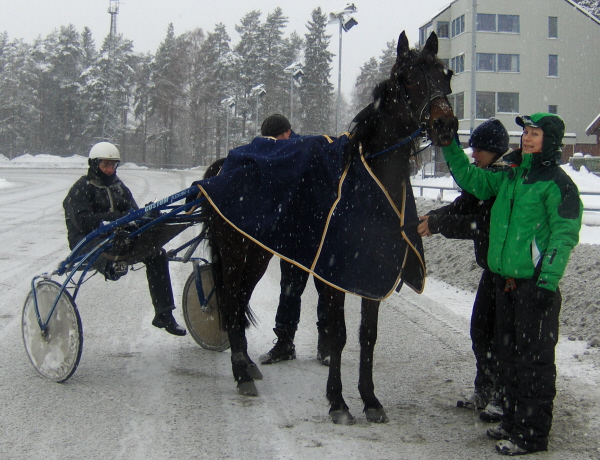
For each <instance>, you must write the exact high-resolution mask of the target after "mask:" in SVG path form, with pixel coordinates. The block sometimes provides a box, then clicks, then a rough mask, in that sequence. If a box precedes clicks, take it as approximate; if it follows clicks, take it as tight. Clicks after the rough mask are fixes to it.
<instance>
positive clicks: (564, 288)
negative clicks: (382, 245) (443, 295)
mask: <svg viewBox="0 0 600 460" xmlns="http://www.w3.org/2000/svg"><path fill="white" fill-rule="evenodd" d="M444 205H446V203H442V202H439V201H433V200H430V199H426V198H417V208H418V211H419V215H423V214H426V213H427V212H429V211H430V210H431V209H437V208H439V207H441V206H444ZM598 243H600V241H598ZM423 244H424V246H425V263H426V265H427V276H428V277H432V278H435V279H438V280H441V281H444V282H446V283H448V284H451V285H452V286H455V287H457V288H459V289H463V290H466V291H470V292H475V291H476V290H477V286H478V284H479V278H480V277H481V272H482V270H481V268H480V267H479V266H478V265H477V263H476V262H475V255H474V251H473V242H472V241H471V240H451V239H447V238H444V237H443V236H441V235H433V236H430V237H426V238H423ZM560 290H561V293H562V299H563V303H562V310H561V315H560V321H561V334H563V335H567V336H568V337H569V338H571V339H578V340H588V341H590V340H592V339H593V338H594V337H597V338H600V298H598V293H599V292H600V244H579V245H577V246H576V247H575V249H574V250H573V252H572V253H571V258H570V259H569V264H568V265H567V270H566V272H565V276H564V277H563V279H562V280H561V283H560Z"/></svg>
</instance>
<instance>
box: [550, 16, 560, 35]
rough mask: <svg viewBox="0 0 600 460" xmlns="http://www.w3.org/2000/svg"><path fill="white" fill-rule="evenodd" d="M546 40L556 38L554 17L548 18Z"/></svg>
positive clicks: (556, 24) (556, 31)
mask: <svg viewBox="0 0 600 460" xmlns="http://www.w3.org/2000/svg"><path fill="white" fill-rule="evenodd" d="M548 38H558V18H557V17H556V16H549V17H548Z"/></svg>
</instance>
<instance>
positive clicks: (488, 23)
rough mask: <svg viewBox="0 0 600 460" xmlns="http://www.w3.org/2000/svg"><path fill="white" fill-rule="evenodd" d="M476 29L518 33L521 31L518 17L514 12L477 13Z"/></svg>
mask: <svg viewBox="0 0 600 460" xmlns="http://www.w3.org/2000/svg"><path fill="white" fill-rule="evenodd" d="M477 31H478V32H501V33H511V34H518V33H519V32H520V31H521V26H520V18H519V16H517V15H514V14H498V15H495V14H482V13H478V14H477Z"/></svg>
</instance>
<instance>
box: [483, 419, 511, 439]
mask: <svg viewBox="0 0 600 460" xmlns="http://www.w3.org/2000/svg"><path fill="white" fill-rule="evenodd" d="M486 434H487V435H488V436H489V437H490V438H492V439H510V432H509V430H507V429H506V428H505V427H504V425H503V424H502V423H501V424H500V425H498V426H495V427H493V428H488V429H487V431H486Z"/></svg>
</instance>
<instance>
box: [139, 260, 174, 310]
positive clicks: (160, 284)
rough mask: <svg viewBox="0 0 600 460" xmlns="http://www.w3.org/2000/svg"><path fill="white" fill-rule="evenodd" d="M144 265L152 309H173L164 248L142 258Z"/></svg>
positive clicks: (167, 262) (169, 277) (167, 263)
mask: <svg viewBox="0 0 600 460" xmlns="http://www.w3.org/2000/svg"><path fill="white" fill-rule="evenodd" d="M143 262H144V264H145V265H146V278H147V279H148V290H149V291H150V298H151V299H152V305H154V311H155V312H156V313H157V314H158V313H167V312H169V311H171V310H174V309H175V301H174V299H173V289H172V287H171V274H170V272H169V261H168V259H167V254H166V252H165V250H164V249H160V250H159V251H157V252H155V253H154V254H152V255H151V256H149V257H146V258H145V259H144V260H143Z"/></svg>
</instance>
